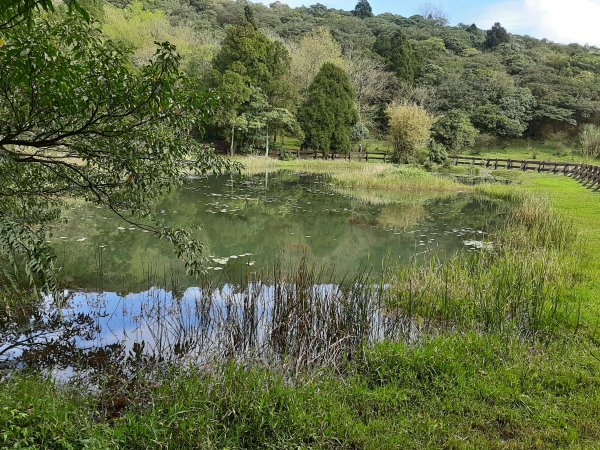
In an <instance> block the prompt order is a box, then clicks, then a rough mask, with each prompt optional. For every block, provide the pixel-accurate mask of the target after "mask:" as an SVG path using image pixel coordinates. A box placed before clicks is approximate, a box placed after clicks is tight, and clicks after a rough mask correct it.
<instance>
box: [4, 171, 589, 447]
mask: <svg viewBox="0 0 600 450" xmlns="http://www.w3.org/2000/svg"><path fill="white" fill-rule="evenodd" d="M269 164H273V167H275V166H277V167H287V168H295V169H297V170H310V169H311V168H312V169H314V170H325V168H327V169H328V170H333V171H334V172H336V174H334V177H335V176H340V174H342V175H343V174H345V173H349V172H348V170H351V171H352V170H353V171H359V173H363V174H364V175H365V176H364V177H357V176H356V172H354V173H353V178H355V179H356V178H358V179H362V178H364V179H365V180H368V179H369V178H373V173H372V172H370V171H371V170H375V169H372V168H371V167H367V166H371V165H370V164H369V165H367V164H364V163H363V166H361V167H362V168H361V167H354V166H352V165H350V166H347V165H345V164H346V163H344V165H341V164H338V163H336V164H337V165H336V166H335V169H332V168H333V167H334V166H332V165H331V163H328V164H329V165H327V166H321V165H320V163H315V164H317V165H315V166H314V167H313V166H311V167H309V166H307V165H306V164H305V163H303V162H294V163H275V162H273V163H269ZM310 164H313V163H310ZM373 167H375V165H373ZM257 170H258V168H257ZM377 170H388V169H377ZM350 173H352V172H350ZM427 176H428V175H426V174H425V175H423V174H421V175H419V179H421V180H425V179H426V178H425V177H427ZM391 177H392V179H393V180H394V181H393V183H391V184H390V186H392V187H394V188H397V183H398V181H399V180H400V178H398V177H399V175H398V174H397V173H394V172H391ZM375 178H377V175H376V176H375ZM381 178H382V179H386V178H387V177H386V176H381ZM518 181H519V182H520V186H521V187H520V188H518V189H524V190H527V191H534V192H541V193H545V194H548V195H549V196H550V198H551V201H552V203H553V205H554V206H555V208H556V209H557V210H558V211H559V212H560V213H562V214H564V215H566V216H568V217H571V218H572V219H573V221H574V223H575V225H576V226H577V228H578V229H579V231H580V232H581V234H582V237H583V241H584V242H585V244H586V246H585V251H586V254H587V260H586V261H583V263H584V264H585V265H586V268H587V269H586V272H587V278H586V280H585V281H584V283H583V284H582V286H581V287H579V288H578V289H579V290H580V294H581V295H582V296H583V297H584V305H585V307H586V308H589V311H588V314H586V317H588V318H590V319H591V318H592V317H593V316H594V314H595V313H594V314H592V313H591V312H592V311H594V308H597V307H598V305H599V304H600V301H599V300H598V298H600V296H599V295H598V294H600V285H599V280H598V275H600V236H599V235H598V226H597V224H598V223H599V219H600V194H595V193H592V192H590V191H588V190H586V189H585V188H583V187H581V186H580V185H579V184H577V183H576V182H575V181H573V180H571V179H568V178H566V177H561V176H552V175H537V174H523V175H520V176H519V177H518ZM365 183H367V182H366V181H365ZM385 183H387V182H385V181H379V182H377V184H378V185H381V184H385ZM411 183H412V182H411ZM355 184H356V185H357V186H361V183H360V182H355ZM411 186H413V184H411ZM415 186H416V185H415ZM593 333H594V331H593V330H590V329H587V330H586V332H585V333H580V334H578V335H576V336H571V337H569V336H566V337H564V339H559V340H556V341H550V342H545V343H544V342H542V343H528V345H523V343H519V342H514V341H510V340H506V339H505V338H500V337H496V336H493V335H492V336H490V335H488V336H481V335H476V334H458V335H446V336H443V337H438V338H435V339H432V340H431V341H428V342H425V343H424V344H423V345H421V346H416V347H410V346H407V345H404V344H381V345H379V346H377V347H375V348H374V349H371V350H368V351H367V352H366V354H365V355H364V357H363V358H360V359H358V360H356V361H352V362H350V363H349V367H348V368H347V375H346V376H345V377H343V378H341V377H340V376H339V375H337V374H331V375H324V376H319V377H316V378H315V379H313V380H310V381H306V382H304V383H300V384H299V385H297V386H293V385H290V384H289V383H287V382H285V381H284V380H283V379H281V378H280V377H279V376H278V375H276V374H273V373H268V372H267V373H265V372H262V371H257V370H239V369H231V368H229V369H227V368H225V369H224V372H223V373H221V374H217V375H216V376H215V375H212V376H201V375H199V374H187V375H182V376H170V377H165V378H164V379H163V380H162V382H161V383H160V386H159V387H151V388H149V387H148V386H147V385H144V383H141V385H140V387H138V388H136V390H135V391H134V392H132V393H131V394H130V395H131V397H132V398H136V399H138V401H137V402H136V403H134V404H133V405H131V406H130V407H129V408H128V409H127V410H126V411H125V414H124V415H123V416H122V417H120V418H117V419H112V420H109V419H108V418H107V417H106V415H105V414H106V411H107V410H108V411H110V410H111V401H110V400H107V399H101V400H100V401H99V400H98V399H94V398H91V397H87V396H85V395H83V396H82V395H80V394H78V393H77V392H76V391H70V392H69V393H66V392H64V391H62V390H59V389H57V388H56V387H54V386H52V385H50V384H47V383H44V382H40V380H39V379H38V378H36V377H33V378H30V377H28V376H23V377H17V378H16V379H15V380H13V381H12V382H10V383H4V384H2V385H0V398H2V404H1V405H0V446H1V445H2V443H3V441H2V439H5V440H6V441H5V443H10V444H12V443H14V442H20V443H21V444H23V447H26V446H27V445H31V446H32V447H31V448H36V446H37V447H38V448H70V447H68V445H73V447H74V448H85V447H86V446H87V447H88V448H117V447H119V448H136V449H138V448H139V449H142V448H224V447H228V448H308V447H311V448H373V449H376V448H498V449H500V448H515V449H516V448H589V449H595V448H599V446H600V359H599V358H600V351H599V350H598V347H597V344H594V342H593V340H592V337H591V336H592V335H593ZM3 433H4V434H3Z"/></svg>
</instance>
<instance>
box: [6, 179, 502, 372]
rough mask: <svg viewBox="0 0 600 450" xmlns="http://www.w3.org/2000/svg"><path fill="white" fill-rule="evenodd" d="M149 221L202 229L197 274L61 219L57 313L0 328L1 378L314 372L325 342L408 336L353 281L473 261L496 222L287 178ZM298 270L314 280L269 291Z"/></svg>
mask: <svg viewBox="0 0 600 450" xmlns="http://www.w3.org/2000/svg"><path fill="white" fill-rule="evenodd" d="M156 211H157V214H158V215H159V216H160V217H161V218H162V219H163V220H164V221H165V223H166V224H168V225H170V226H174V227H186V228H193V227H199V226H201V227H202V228H201V229H199V230H198V231H197V232H196V237H198V238H199V239H200V240H201V241H202V242H203V243H204V245H205V254H206V256H207V257H208V263H207V275H206V276H204V277H203V278H202V279H200V280H198V279H194V278H190V277H188V276H186V275H185V273H184V270H183V267H182V265H181V263H180V262H179V261H177V259H176V258H175V257H174V254H173V249H172V247H171V246H170V245H169V244H168V243H166V242H161V241H157V239H156V238H155V237H154V236H153V235H152V234H151V233H146V232H144V231H143V230H141V229H140V228H138V227H135V226H130V225H128V224H124V223H123V222H122V221H120V220H118V219H117V218H115V217H114V216H112V215H111V214H110V212H109V211H106V210H104V209H99V208H95V207H90V206H80V207H74V208H72V209H71V210H70V211H69V213H68V218H69V221H68V223H66V224H64V225H61V226H59V227H56V228H55V229H54V230H53V232H52V233H51V235H50V236H49V237H48V240H49V241H50V242H51V243H52V244H53V246H54V247H55V248H56V251H57V254H58V256H59V260H60V264H61V266H62V268H63V272H62V273H63V277H64V278H65V294H66V301H65V302H64V303H63V304H62V305H61V306H60V307H57V306H56V305H55V303H54V302H53V301H52V299H51V298H46V299H45V301H44V302H43V303H42V304H40V305H39V306H38V307H37V308H35V309H33V310H28V311H22V312H21V313H20V314H18V315H17V316H11V317H7V318H6V319H3V320H2V321H0V367H1V366H3V365H4V366H9V367H15V366H17V367H18V366H21V367H40V368H45V369H49V370H51V371H52V372H53V373H54V375H55V376H57V377H59V378H69V377H71V376H73V375H74V374H81V373H90V372H92V373H93V372H96V371H100V370H105V369H106V368H110V370H113V371H114V370H117V369H115V368H117V367H120V368H123V367H129V368H131V367H132V366H134V365H135V364H138V363H140V362H145V363H147V362H156V361H163V362H164V361H166V362H175V361H178V362H180V363H181V362H185V363H190V364H196V365H198V364H206V363H209V362H210V361H213V360H219V359H220V358H223V357H228V358H231V357H234V358H240V357H251V358H252V359H253V360H261V361H269V362H272V361H275V360H284V359H285V358H287V357H294V358H296V359H298V358H304V359H306V361H313V362H314V361H316V360H317V359H319V358H326V357H327V355H328V351H329V349H330V347H331V346H332V345H333V344H334V343H337V342H345V343H347V345H349V346H350V347H349V349H350V348H353V347H352V346H356V345H358V344H359V343H361V342H363V343H364V342H365V341H377V340H381V339H397V338H399V336H402V338H403V339H414V338H415V336H416V334H418V330H415V329H414V328H413V327H412V326H411V324H410V323H406V322H405V321H403V320H402V318H401V317H394V316H393V314H390V312H389V311H387V310H385V305H383V304H382V296H381V292H382V289H383V284H382V283H380V284H379V287H377V286H376V287H375V288H373V287H368V285H367V283H364V282H361V283H359V282H357V280H356V278H355V277H356V274H357V273H359V274H364V273H366V272H369V273H371V274H372V275H374V276H375V279H376V278H377V274H379V273H381V272H382V270H383V269H384V268H385V267H393V266H394V265H396V264H406V263H408V262H410V261H411V260H413V259H417V260H427V259H428V258H430V257H431V256H432V255H435V256H436V257H439V258H442V259H443V258H447V257H449V256H451V255H452V254H454V253H455V252H456V251H458V250H463V251H476V249H477V248H480V247H482V246H484V247H485V246H486V245H488V244H487V240H488V233H489V232H490V231H493V230H495V229H497V228H498V227H500V226H501V225H502V223H503V221H504V220H505V217H506V214H507V212H508V211H507V209H506V207H505V206H504V205H503V204H502V203H501V202H500V201H495V200H484V199H482V198H480V197H477V196H475V195H472V194H468V193H462V194H456V195H452V196H427V195H408V194H391V193H380V194H378V193H374V192H370V193H369V198H367V199H364V198H362V199H361V198H358V197H357V196H356V195H354V193H352V192H347V191H340V190H339V189H337V188H335V187H334V186H332V185H331V184H330V183H329V182H328V180H327V178H326V177H323V176H315V175H302V174H290V173H284V172H279V173H275V174H273V173H271V174H264V175H258V176H248V177H230V176H220V177H208V178H203V179H196V180H191V181H190V182H189V183H188V184H187V185H186V186H185V188H184V189H181V190H180V191H178V192H175V193H173V194H171V195H169V196H168V197H167V198H165V199H164V200H163V201H162V202H160V203H159V204H158V205H157V210H156ZM300 260H304V261H309V265H310V266H311V267H312V266H314V267H316V269H314V271H313V269H307V268H306V267H304V266H303V268H302V269H301V270H303V271H305V272H306V271H307V272H309V274H308V276H307V275H306V273H305V274H304V275H299V276H296V278H294V276H292V277H291V278H290V277H288V278H287V279H284V278H285V277H283V278H282V277H280V278H279V279H273V280H269V276H268V274H271V275H272V274H273V273H274V272H276V271H278V270H282V271H283V272H285V271H286V270H288V269H287V268H290V269H289V270H291V271H292V272H293V271H294V270H296V269H297V268H298V267H299V264H300V263H299V261H300ZM315 274H316V275H315ZM342 281H345V283H343V282H342ZM358 281H360V280H358ZM375 284H377V283H375ZM359 285H360V287H357V286H359ZM299 296H300V297H302V298H304V299H308V300H305V301H303V302H302V304H299V303H298V302H297V301H296V299H297V298H298V297H299ZM358 317H360V318H361V319H360V320H358V319H357V318H358ZM292 319H293V320H292ZM357 340H358V341H357ZM355 341H356V342H355ZM359 341H360V342H359ZM307 349H310V351H308V350H307ZM123 370H124V369H123Z"/></svg>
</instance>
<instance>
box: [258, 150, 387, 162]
mask: <svg viewBox="0 0 600 450" xmlns="http://www.w3.org/2000/svg"><path fill="white" fill-rule="evenodd" d="M288 154H291V155H294V156H295V157H296V158H298V159H334V160H335V159H345V160H346V161H383V162H391V158H390V155H389V154H388V153H385V152H350V153H325V152H317V151H300V150H293V151H288ZM270 156H279V157H281V156H282V154H280V153H277V154H271V155H270Z"/></svg>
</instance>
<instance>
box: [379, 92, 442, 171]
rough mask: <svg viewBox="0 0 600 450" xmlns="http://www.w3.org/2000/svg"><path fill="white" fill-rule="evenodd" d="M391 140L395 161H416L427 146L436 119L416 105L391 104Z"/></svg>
mask: <svg viewBox="0 0 600 450" xmlns="http://www.w3.org/2000/svg"><path fill="white" fill-rule="evenodd" d="M386 115H387V117H388V123H389V132H390V139H391V141H392V143H393V144H394V155H393V157H394V159H395V160H396V161H399V162H411V161H414V160H415V159H416V158H417V156H418V154H419V153H420V152H421V151H422V150H423V149H424V148H425V147H426V146H427V143H428V142H429V137H430V131H431V127H432V126H433V124H434V123H435V119H434V118H433V116H431V115H430V114H429V113H428V112H427V111H426V110H425V109H424V108H423V107H421V106H418V105H415V104H402V103H391V104H390V105H389V106H388V107H387V109H386Z"/></svg>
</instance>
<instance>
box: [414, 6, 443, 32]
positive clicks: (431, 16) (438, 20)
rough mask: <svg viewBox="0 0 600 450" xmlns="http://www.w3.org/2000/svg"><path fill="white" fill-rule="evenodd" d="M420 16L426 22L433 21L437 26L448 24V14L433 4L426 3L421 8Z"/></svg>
mask: <svg viewBox="0 0 600 450" xmlns="http://www.w3.org/2000/svg"><path fill="white" fill-rule="evenodd" d="M419 14H420V15H421V16H422V17H423V18H424V19H426V20H431V21H432V22H433V23H434V24H435V25H436V26H440V27H443V26H446V25H447V24H448V14H446V11H444V9H443V8H442V7H441V6H440V5H436V4H433V3H424V4H422V5H421V6H420V7H419Z"/></svg>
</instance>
